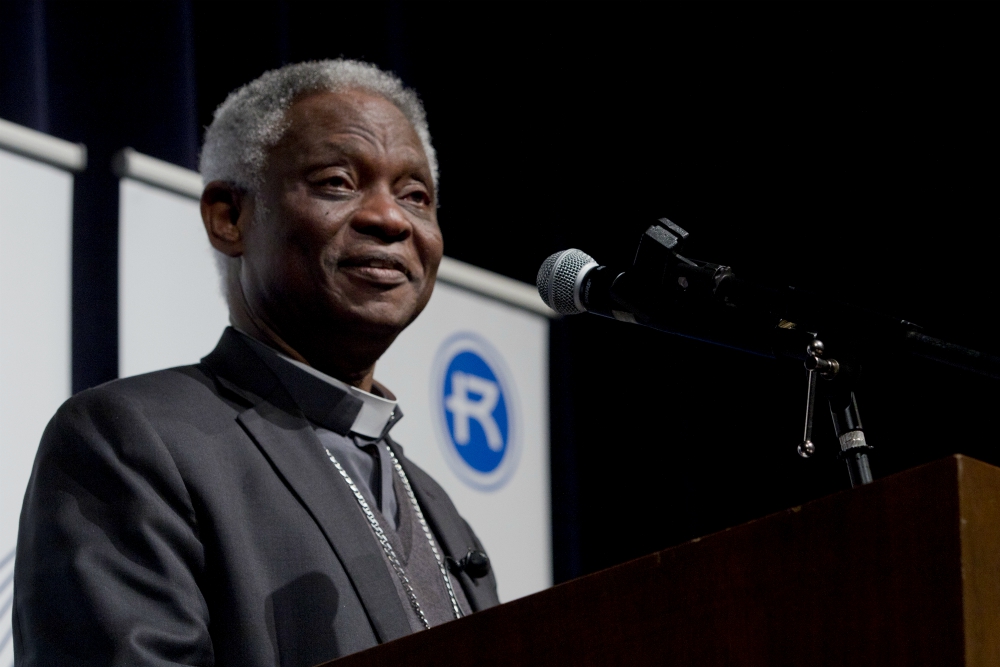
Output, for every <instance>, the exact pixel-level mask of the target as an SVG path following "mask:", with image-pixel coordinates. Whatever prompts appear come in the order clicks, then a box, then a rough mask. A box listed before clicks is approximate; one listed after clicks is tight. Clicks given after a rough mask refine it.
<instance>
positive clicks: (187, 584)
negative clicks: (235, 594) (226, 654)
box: [13, 388, 214, 667]
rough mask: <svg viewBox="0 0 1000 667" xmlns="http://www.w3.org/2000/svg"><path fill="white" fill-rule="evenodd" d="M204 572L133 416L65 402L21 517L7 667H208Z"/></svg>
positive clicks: (167, 467)
mask: <svg viewBox="0 0 1000 667" xmlns="http://www.w3.org/2000/svg"><path fill="white" fill-rule="evenodd" d="M203 570H204V550H203V548H202V543H201V541H200V540H199V536H198V529H197V525H196V522H195V512H194V509H193V507H192V502H191V498H190V496H189V494H188V492H187V489H186V487H185V484H184V481H183V480H182V479H181V475H180V472H179V471H178V469H177V466H176V464H175V462H174V460H173V458H172V457H171V456H170V453H169V452H168V450H167V448H166V447H165V445H164V443H163V441H162V440H161V438H160V436H159V435H158V433H157V431H156V429H155V428H154V427H153V425H152V424H151V423H150V422H149V420H148V419H147V418H146V417H145V415H144V414H143V412H142V411H141V409H140V408H139V407H138V405H137V404H136V403H134V402H133V401H131V400H129V399H128V398H126V397H124V396H121V395H119V394H117V393H115V392H114V391H113V390H109V389H106V388H98V389H93V390H89V391H86V392H82V393H81V394H78V395H77V396H75V397H74V398H72V399H70V400H69V401H67V402H66V403H65V404H64V405H63V406H62V408H60V410H59V412H58V413H56V416H55V417H53V419H52V421H51V422H50V423H49V425H48V427H47V428H46V430H45V434H44V435H43V436H42V441H41V444H40V445H39V449H38V454H37V455H36V458H35V465H34V469H33V471H32V474H31V479H30V481H29V483H28V490H27V494H26V496H25V500H24V505H23V508H22V511H21V522H20V528H19V535H18V544H17V559H16V562H15V575H14V610H13V623H14V651H15V660H16V664H17V665H18V666H19V667H36V666H39V667H41V666H43V665H46V666H47V665H53V666H55V665H130V666H132V665H137V666H145V665H211V664H213V663H214V657H213V650H212V642H211V638H210V636H209V616H208V606H207V604H206V602H205V599H204V597H203V596H202V593H201V589H200V587H199V580H200V577H201V573H202V572H203Z"/></svg>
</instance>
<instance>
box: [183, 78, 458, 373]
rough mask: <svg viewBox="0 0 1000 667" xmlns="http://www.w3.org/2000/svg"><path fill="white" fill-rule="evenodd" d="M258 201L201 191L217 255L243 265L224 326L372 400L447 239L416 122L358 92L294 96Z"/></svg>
mask: <svg viewBox="0 0 1000 667" xmlns="http://www.w3.org/2000/svg"><path fill="white" fill-rule="evenodd" d="M286 119H287V120H288V121H289V128H288V130H287V131H286V133H285V134H284V136H283V137H282V138H281V140H280V141H279V142H278V144H277V145H275V146H274V147H273V148H272V149H271V150H270V151H269V153H268V156H267V161H266V166H265V169H264V174H263V184H262V186H261V188H260V191H259V192H258V193H256V195H253V194H248V193H245V192H240V191H239V190H237V189H235V188H233V187H232V186H231V185H229V184H227V183H223V182H220V181H215V182H212V183H209V184H208V185H207V186H206V188H205V192H204V194H203V196H202V202H201V210H202V218H203V220H204V222H205V229H206V231H207V232H208V236H209V239H210V241H211V243H212V245H213V246H214V247H215V248H216V249H217V250H219V251H221V252H223V253H225V254H226V255H229V256H230V257H239V258H241V261H240V262H239V263H235V262H234V263H232V266H234V267H236V266H238V267H239V268H238V271H237V270H231V271H230V275H229V276H228V277H227V285H228V291H229V309H230V319H231V321H232V323H233V324H234V325H235V326H236V327H238V328H239V329H241V330H243V331H244V332H246V333H248V334H250V335H252V336H254V337H255V338H258V339H259V340H261V341H263V342H265V343H268V344H269V345H271V346H272V347H276V348H277V349H279V350H281V351H282V352H284V353H285V354H287V355H289V356H291V357H293V358H296V359H299V360H301V361H305V362H306V363H309V364H311V365H312V366H314V367H316V368H318V369H319V370H321V371H323V372H325V373H327V374H329V375H332V376H333V377H336V378H339V379H341V380H343V381H345V382H348V383H350V384H352V385H354V386H357V387H360V388H362V389H365V390H369V389H370V388H371V384H372V375H373V373H374V368H375V362H376V360H377V359H378V358H379V357H380V356H381V355H382V353H383V352H385V350H386V349H387V348H388V347H389V345H390V344H391V343H392V341H393V340H394V339H395V338H396V336H397V335H398V334H399V332H400V331H402V330H403V329H404V328H405V327H406V326H407V325H408V324H409V323H410V322H412V321H413V320H414V318H416V316H417V315H419V314H420V311H421V310H423V308H424V306H425V305H426V304H427V301H428V299H430V296H431V292H432V290H433V289H434V279H435V276H436V275H437V268H438V264H439V263H440V261H441V255H442V252H443V243H442V238H441V230H440V228H439V227H438V223H437V211H436V208H437V206H436V193H435V191H434V182H433V178H432V174H431V170H430V166H429V164H428V161H427V156H426V155H425V153H424V150H423V147H422V145H421V143H420V138H419V137H418V136H417V133H416V131H415V130H414V129H413V126H412V125H411V124H410V123H409V121H408V120H407V119H406V117H405V116H404V115H403V114H402V112H400V111H399V109H397V108H396V107H395V106H394V105H393V104H392V103H391V102H389V101H387V100H386V99H384V98H382V97H379V96H376V95H372V94H370V93H366V92H362V91H345V92H339V93H330V92H324V93H315V94H311V95H308V96H306V97H303V98H301V99H299V100H297V101H296V102H295V103H294V104H293V105H292V107H291V108H290V109H289V111H288V114H287V117H286Z"/></svg>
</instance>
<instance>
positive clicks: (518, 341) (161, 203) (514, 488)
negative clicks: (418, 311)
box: [116, 149, 552, 601]
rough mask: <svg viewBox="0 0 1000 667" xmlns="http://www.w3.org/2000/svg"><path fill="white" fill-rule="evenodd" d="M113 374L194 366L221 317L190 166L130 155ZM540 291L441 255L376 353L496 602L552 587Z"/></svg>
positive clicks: (412, 447)
mask: <svg viewBox="0 0 1000 667" xmlns="http://www.w3.org/2000/svg"><path fill="white" fill-rule="evenodd" d="M116 169H117V171H118V173H119V175H120V176H121V177H122V181H121V218H120V229H121V239H120V245H119V247H120V255H119V267H120V274H119V294H120V297H119V299H120V302H119V305H120V311H119V318H120V327H121V328H120V334H119V335H120V341H121V343H120V345H121V347H120V350H121V351H120V364H121V365H120V368H121V374H122V375H123V376H125V375H134V374H136V373H142V372H146V371H150V370H154V369H157V368H164V367H167V366H173V365H179V364H187V363H193V362H195V361H197V360H198V359H199V358H200V357H202V356H204V355H205V354H207V353H208V352H209V351H211V349H212V347H213V346H214V345H215V343H216V341H217V340H218V337H219V335H220V334H221V332H222V329H223V328H224V327H225V325H226V322H227V312H226V307H225V304H224V302H223V300H222V297H221V291H220V285H219V278H218V273H217V271H216V268H215V264H214V258H213V257H212V251H211V249H210V246H209V245H208V241H207V239H206V238H205V233H204V230H203V228H202V224H201V217H200V214H199V210H198V203H197V199H198V197H199V196H200V194H201V179H200V177H199V175H198V174H196V173H194V172H191V171H188V170H185V169H182V168H180V167H177V166H175V165H171V164H167V163H165V162H161V161H159V160H156V159H154V158H150V157H148V156H145V155H142V154H140V153H137V152H135V151H132V150H131V149H125V150H124V151H122V153H121V154H119V157H118V159H117V160H116ZM551 315H552V311H550V310H549V309H548V308H547V307H546V306H545V305H544V304H543V303H542V301H541V299H540V298H539V297H538V295H537V293H536V292H535V289H534V287H532V286H530V285H525V284H523V283H519V282H517V281H514V280H511V279H509V278H505V277H503V276H499V275H496V274H493V273H490V272H488V271H484V270H482V269H479V268H477V267H473V266H470V265H468V264H463V263H462V262H458V261H455V260H452V259H449V258H445V260H444V261H443V262H442V265H441V270H440V273H439V279H438V285H437V288H436V289H435V292H434V296H433V297H432V298H431V301H430V303H429V304H428V306H427V309H426V310H425V311H424V313H423V314H422V315H421V316H420V317H419V318H418V319H417V321H416V322H415V323H414V324H413V325H411V326H410V327H409V328H408V329H407V330H406V331H405V332H403V334H402V335H401V336H400V337H399V339H398V340H397V341H396V343H395V344H394V345H393V346H392V348H390V350H389V352H388V353H387V354H386V355H385V356H384V357H383V358H382V360H380V361H379V363H378V366H377V368H376V372H375V377H376V378H377V379H378V380H379V381H381V382H382V383H384V384H385V385H386V386H387V387H389V388H390V389H391V390H392V391H393V392H395V393H396V395H397V397H398V398H399V401H400V407H401V409H402V410H403V413H404V418H403V420H402V421H401V422H400V423H399V425H398V426H396V428H395V429H394V430H393V436H394V437H395V438H396V439H397V440H398V441H399V442H400V443H402V444H403V446H404V448H405V449H406V453H407V456H409V457H410V458H411V459H412V460H413V461H414V462H416V463H417V464H418V465H420V466H421V467H423V468H424V469H425V470H427V471H428V472H429V473H430V474H431V475H433V476H434V478H435V479H436V480H437V481H438V482H439V483H440V484H441V485H442V486H443V487H444V488H445V490H446V491H447V492H448V494H449V495H450V496H451V498H452V500H453V501H454V502H455V504H456V506H457V507H458V510H459V512H461V513H462V515H463V516H464V517H465V518H466V519H467V520H468V521H469V522H470V523H471V524H472V525H473V526H474V528H475V530H476V532H477V534H478V535H479V536H480V538H481V539H482V541H483V543H484V546H485V547H486V550H487V551H488V552H489V554H490V556H491V558H492V559H493V564H494V568H495V570H496V573H497V578H498V580H499V586H500V599H501V600H503V601H509V600H512V599H514V598H518V597H521V596H523V595H528V594H530V593H534V592H536V591H539V590H541V589H543V588H546V587H548V586H550V585H551V584H552V546H551V526H550V515H551V511H550V484H549V479H550V478H549V415H548V403H549V391H548V317H549V316H551Z"/></svg>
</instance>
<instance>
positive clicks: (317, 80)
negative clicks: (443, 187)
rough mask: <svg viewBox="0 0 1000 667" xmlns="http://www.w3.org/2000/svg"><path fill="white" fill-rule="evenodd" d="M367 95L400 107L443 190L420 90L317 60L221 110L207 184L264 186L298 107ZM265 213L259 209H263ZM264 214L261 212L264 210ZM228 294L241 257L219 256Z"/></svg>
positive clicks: (263, 78)
mask: <svg viewBox="0 0 1000 667" xmlns="http://www.w3.org/2000/svg"><path fill="white" fill-rule="evenodd" d="M344 90H363V91H366V92H369V93H374V94H375V95H379V96H381V97H384V98H385V99H386V100H388V101H389V102H391V103H392V104H393V105H395V106H396V108H398V109H399V110H400V111H401V112H403V115H404V116H405V117H406V119H407V120H409V121H410V124H411V125H413V129H414V130H416V132H417V136H418V137H419V138H420V143H421V144H422V146H423V149H424V153H425V154H426V155H427V162H428V164H429V165H430V168H431V175H432V176H433V178H434V187H435V189H437V185H438V164H437V156H436V154H435V152H434V146H433V145H432V144H431V133H430V130H429V129H428V127H427V114H426V113H425V112H424V105H423V104H422V103H421V101H420V97H419V96H418V95H417V93H416V91H414V90H412V89H411V88H407V87H406V86H404V85H403V82H402V81H400V79H399V78H398V77H397V76H395V75H394V74H391V73H389V72H385V71H383V70H380V69H379V68H378V67H376V66H375V65H372V64H370V63H365V62H360V61H358V60H346V59H343V58H340V59H337V60H317V61H313V62H304V63H296V64H294V65H286V66H284V67H281V68H279V69H274V70H271V71H269V72H265V73H264V74H262V75H260V76H259V77H257V78H256V79H254V80H253V81H251V82H250V83H248V84H246V85H245V86H242V87H241V88H237V89H236V90H234V91H233V92H231V93H230V94H229V96H228V97H226V100H225V101H224V102H223V103H222V104H220V105H219V108H217V109H216V110H215V115H214V117H213V119H212V124H211V125H209V126H208V129H207V130H206V132H205V143H204V144H203V145H202V149H201V160H200V164H199V169H200V171H201V178H202V181H203V182H204V183H206V184H208V183H210V182H211V181H224V182H226V183H231V184H232V185H235V186H236V187H238V188H240V189H242V190H244V191H246V192H248V193H256V192H257V190H258V189H259V188H260V186H261V180H262V178H263V172H264V167H265V162H266V159H267V152H268V150H269V149H270V148H272V147H273V146H275V145H276V144H277V143H278V142H279V141H280V140H281V137H282V136H283V135H284V133H285V132H286V131H287V130H288V127H289V123H288V120H287V119H286V115H287V113H288V110H289V108H291V106H292V104H293V103H294V102H296V101H297V100H299V99H300V98H302V97H303V96H304V95H308V94H310V93H317V92H327V91H329V92H340V91H344ZM258 208H259V207H258ZM258 212H260V211H258ZM215 255H216V264H217V265H218V268H219V274H220V277H221V279H222V292H223V294H228V291H229V290H228V273H229V270H230V268H231V267H232V268H235V265H238V262H239V258H234V257H228V256H226V255H225V254H223V253H221V252H218V251H216V253H215Z"/></svg>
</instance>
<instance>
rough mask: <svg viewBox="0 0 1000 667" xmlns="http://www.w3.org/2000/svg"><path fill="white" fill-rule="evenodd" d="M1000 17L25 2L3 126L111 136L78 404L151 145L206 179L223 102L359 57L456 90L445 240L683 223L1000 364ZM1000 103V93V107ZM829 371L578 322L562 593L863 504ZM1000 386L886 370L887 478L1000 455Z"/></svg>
mask: <svg viewBox="0 0 1000 667" xmlns="http://www.w3.org/2000/svg"><path fill="white" fill-rule="evenodd" d="M994 25H995V19H994V16H993V10H992V8H991V5H989V4H986V3H983V4H958V3H948V4H917V3H865V4H860V3H794V4H778V3H768V4H761V3H738V4H725V3H698V4H693V3H691V4H689V3H678V4H654V3H649V4H638V3H636V4H629V3H624V2H615V3H582V2H578V3H510V2H508V3H458V4H448V3H419V2H412V3H383V4H378V3H340V2H323V3H316V4H312V3H304V2H302V3H293V2H271V3H249V2H242V3H221V2H195V3H192V2H144V3H128V4H120V5H119V4H113V3H73V2H51V1H50V2H0V54H2V57H3V61H2V64H0V117H3V118H6V119H9V120H12V121H14V122H18V123H22V124H24V125H28V126H31V127H35V128H37V129H40V130H43V131H47V132H50V133H52V134H54V135H56V136H59V137H63V138H66V139H69V140H71V141H81V142H83V143H85V144H87V146H88V149H89V151H90V168H89V169H88V171H87V172H84V173H83V174H82V175H80V176H79V177H78V179H77V187H76V201H75V213H74V218H75V219H74V224H75V227H74V387H75V388H76V389H77V390H79V389H82V388H84V387H87V386H91V385H93V384H96V383H98V382H101V381H105V380H107V379H110V378H113V377H115V376H116V374H117V334H116V326H117V324H116V323H117V283H116V280H117V278H116V276H115V271H116V266H117V239H116V232H117V181H116V180H115V178H114V176H113V175H112V174H111V172H110V169H109V163H110V159H111V155H112V154H113V153H114V152H115V151H116V150H118V149H119V148H121V147H123V146H126V145H128V146H132V147H134V148H136V149H137V150H139V151H142V152H145V153H148V154H151V155H154V156H156V157H159V158H162V159H165V160H169V161H171V162H174V163H177V164H181V165H183V166H186V167H190V168H196V162H197V153H198V144H199V141H200V136H201V134H202V132H203V128H204V126H205V125H207V124H208V123H209V122H210V120H211V114H212V111H213V109H214V108H215V107H216V106H217V105H218V104H219V103H220V102H221V101H222V100H223V99H224V97H225V95H226V94H227V93H228V92H229V91H230V90H232V89H233V88H235V87H237V86H239V85H241V84H243V83H246V82H247V81H249V80H251V79H253V78H254V77H256V76H257V75H259V74H260V73H261V72H263V71H264V70H266V69H269V68H273V67H277V66H280V65H281V64H283V63H288V62H296V61H300V60H307V59H317V58H328V57H336V56H340V55H344V56H347V57H353V58H363V59H367V60H370V61H372V62H374V63H376V64H378V65H380V66H382V67H384V68H388V69H392V70H393V71H395V72H396V73H397V74H399V75H400V76H401V77H402V78H403V79H404V81H406V82H407V84H409V85H411V86H413V87H415V88H416V89H417V90H418V91H419V92H420V94H421V96H422V98H423V99H424V101H425V104H426V107H427V111H428V115H429V120H430V124H431V131H432V134H433V136H434V143H435V146H436V148H437V150H438V154H439V159H440V164H441V186H442V187H441V198H440V200H441V209H440V214H439V218H440V221H441V225H442V227H443V229H444V233H445V244H446V253H447V254H448V255H450V256H452V257H456V258H458V259H461V260H464V261H467V262H471V263H473V264H477V265H479V266H483V267H485V268H488V269H491V270H493V271H497V272H499V273H502V274H505V275H508V276H511V277H514V278H517V279H519V280H522V281H525V282H529V283H533V282H534V278H535V272H536V271H537V269H538V266H539V264H540V263H541V261H542V260H543V259H544V258H545V257H546V256H547V255H549V254H550V253H551V252H554V251H556V250H560V249H563V248H566V247H579V248H582V249H584V250H586V251H587V252H589V253H590V254H592V255H594V256H595V257H596V258H597V259H598V260H599V261H601V262H602V263H606V264H618V265H627V264H628V263H629V262H630V261H631V256H632V253H633V252H634V250H635V246H636V243H637V241H638V238H639V235H640V234H641V232H642V230H643V229H644V228H645V227H646V226H648V225H649V224H650V223H651V222H652V221H653V220H654V219H655V218H657V217H661V216H668V217H670V218H671V219H673V220H674V221H675V222H677V223H679V224H681V225H682V226H684V227H685V228H687V229H688V230H689V231H690V232H691V235H692V239H691V244H690V246H689V248H688V249H687V250H688V252H687V253H686V254H688V255H689V256H692V257H696V258H699V259H705V260H711V261H714V262H718V263H725V264H729V265H731V266H733V267H734V268H735V269H736V270H737V272H738V273H739V274H740V275H741V276H744V277H753V278H758V279H761V280H766V281H772V282H784V283H786V284H793V285H797V286H800V287H807V288H810V289H813V290H816V291H818V292H821V293H825V294H831V295H835V296H837V297H838V298H840V299H843V300H846V301H850V302H854V303H858V304H861V305H866V306H869V307H872V308H875V309H878V310H882V311H886V312H889V313H892V314H896V315H899V316H902V317H905V318H907V319H909V320H913V321H915V322H918V323H920V324H921V325H923V326H924V327H925V328H926V330H927V331H928V332H930V333H933V334H937V335H939V336H942V337H945V338H949V339H953V340H955V341H957V342H963V343H966V344H969V345H973V346H978V347H982V348H985V349H990V350H993V351H996V350H998V349H1000V345H998V344H997V341H996V340H995V339H996V336H995V325H994V319H995V317H994V313H995V309H996V296H995V295H996V290H997V287H998V279H997V277H996V273H995V265H996V261H995V253H996V244H997V240H998V232H997V223H996V213H995V207H994V199H995V195H996V190H997V186H996V184H997V169H996V160H997V137H996V130H995V128H996V119H997V118H998V117H1000V114H998V109H997V103H996V101H995V99H994V98H995V96H996V95H995V90H996V81H997V72H996V69H997V68H996V65H995V63H996V62H998V57H997V53H996V50H997V49H996V47H995V43H996V40H995V35H994V31H993V29H992V26H994ZM990 90H994V93H993V94H990V92H989V91H990ZM805 381H806V378H805V372H804V370H803V369H802V368H801V367H800V366H797V365H796V364H795V363H791V362H776V361H770V360H766V359H758V358H753V357H748V356H744V355H741V354H740V353H737V352H733V351H729V350H725V349H721V348H715V347H709V346H707V345H705V344H702V343H697V342H692V341H688V340H683V339H677V338H673V337H669V336H666V335H663V334H659V333H657V332H653V331H649V330H643V329H640V328H638V327H636V326H629V325H626V324H621V323H617V322H612V321H605V320H601V319H599V318H596V317H592V316H577V317H572V318H566V319H564V320H561V321H558V322H556V323H555V324H554V325H553V330H552V417H553V422H552V423H553V433H552V437H553V443H552V444H553V489H554V490H553V522H554V523H553V526H554V546H555V563H554V565H555V574H556V580H557V581H561V580H565V579H567V578H570V577H573V576H577V575H579V574H582V573H586V572H591V571H594V570H596V569H600V568H603V567H606V566H609V565H612V564H614V563H618V562H621V561H623V560H626V559H628V558H631V557H634V556H638V555H641V554H644V553H648V552H651V551H653V550H656V549H660V548H663V547H666V546H670V545H673V544H677V543H679V542H682V541H684V540H686V539H689V538H693V537H696V536H698V535H702V534H706V533H709V532H712V531H715V530H718V529H721V528H724V527H727V526H731V525H735V524H738V523H741V522H743V521H747V520H749V519H752V518H755V517H759V516H762V515H764V514H766V513H769V512H773V511H777V510H780V509H784V508H786V507H789V506H792V505H796V504H799V503H802V502H805V501H808V500H810V499H813V498H817V497H820V496H822V495H826V494H829V493H831V492H835V491H838V490H841V489H843V488H846V487H847V486H849V484H848V479H847V473H846V470H845V468H844V466H843V464H842V463H840V462H839V461H837V460H836V458H835V452H836V450H837V443H836V440H835V438H834V436H833V432H832V428H831V427H830V425H829V420H828V419H826V418H825V415H822V414H821V416H820V419H819V420H818V427H817V428H818V434H817V440H818V445H819V452H818V453H817V455H816V456H815V457H813V458H812V459H810V460H803V459H801V458H800V457H799V456H798V455H797V454H796V451H795V445H796V444H797V442H798V441H799V439H800V437H801V428H802V427H801V420H802V411H803V404H804V400H805ZM997 397H998V385H997V383H996V382H995V381H991V380H986V379H982V378H979V377H975V376H971V375H968V374H966V373H963V372H960V371H956V370H952V369H950V368H947V367H942V366H936V365H934V364H931V363H930V362H924V361H920V360H914V359H907V358H905V357H899V356H891V355H887V356H886V357H880V358H874V359H869V360H867V362H866V364H865V366H864V372H863V374H862V377H861V382H860V386H859V387H858V399H859V404H860V408H861V414H862V416H863V419H864V423H865V427H866V432H867V436H868V441H869V443H870V444H873V445H874V446H875V447H876V451H875V453H874V454H873V459H872V460H873V468H874V471H875V474H876V477H878V476H883V475H886V474H890V473H893V472H896V471H899V470H903V469H905V468H909V467H912V466H914V465H918V464H920V463H924V462H928V461H931V460H934V459H937V458H940V457H942V456H945V455H947V454H951V453H954V452H963V453H967V454H970V455H973V456H976V457H978V458H981V459H984V460H986V461H990V462H993V463H996V464H1000V452H998V447H997V442H996V437H995V435H994V429H993V423H994V413H993V409H994V404H995V402H996V399H997Z"/></svg>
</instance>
